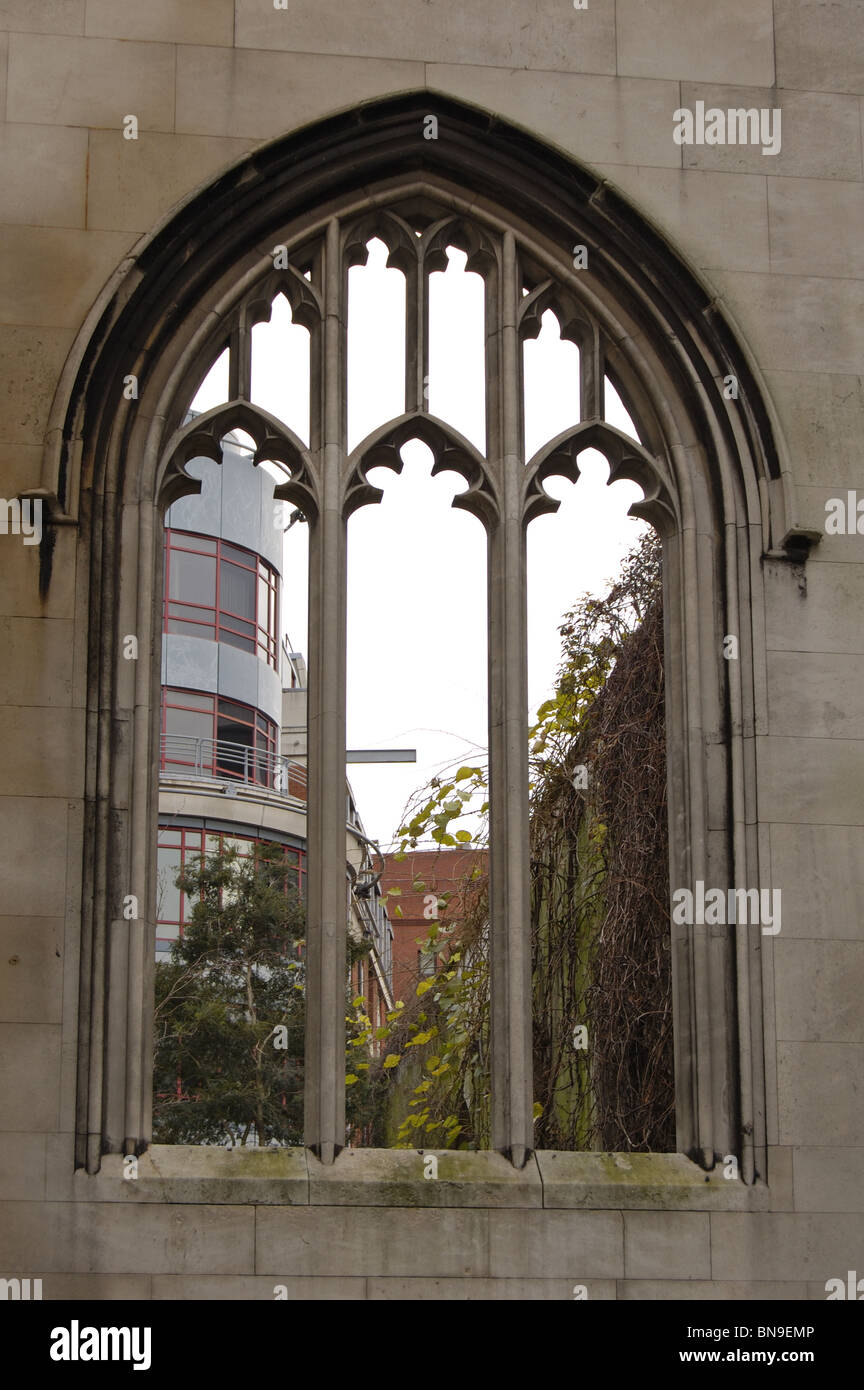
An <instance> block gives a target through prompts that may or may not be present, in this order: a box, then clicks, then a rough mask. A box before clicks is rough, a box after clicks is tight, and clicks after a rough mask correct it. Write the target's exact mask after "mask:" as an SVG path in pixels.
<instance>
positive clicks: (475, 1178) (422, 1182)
mask: <svg viewBox="0 0 864 1390" xmlns="http://www.w3.org/2000/svg"><path fill="white" fill-rule="evenodd" d="M427 1156H431V1157H433V1158H434V1160H435V1169H434V1170H433V1169H432V1167H431V1166H430V1165H429V1164H427V1162H426V1159H427ZM427 1170H428V1171H430V1172H431V1171H436V1172H437V1177H434V1178H426V1177H425V1176H424V1173H425V1171H427ZM309 1200H310V1202H311V1203H312V1205H313V1206H354V1207H365V1206H393V1207H414V1206H416V1207H461V1206H466V1207H498V1206H502V1207H539V1206H542V1203H543V1192H542V1188H541V1184H540V1174H539V1172H538V1170H537V1165H536V1163H535V1162H534V1161H533V1160H530V1159H529V1161H528V1163H527V1165H526V1166H525V1168H523V1169H521V1170H518V1171H517V1170H516V1169H514V1168H513V1166H512V1164H511V1163H509V1162H508V1161H507V1159H506V1158H503V1157H502V1156H501V1154H496V1153H461V1152H454V1151H446V1150H435V1149H425V1150H423V1151H422V1152H421V1151H419V1150H398V1149H345V1150H343V1152H342V1153H341V1154H340V1155H339V1157H338V1158H337V1160H336V1162H335V1163H333V1164H330V1165H324V1164H322V1163H319V1162H318V1161H317V1159H315V1158H313V1157H312V1156H311V1155H310V1158H309Z"/></svg>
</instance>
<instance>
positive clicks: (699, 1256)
mask: <svg viewBox="0 0 864 1390" xmlns="http://www.w3.org/2000/svg"><path fill="white" fill-rule="evenodd" d="M624 1273H625V1275H626V1277H627V1278H628V1279H652V1278H667V1279H670V1278H671V1279H675V1278H678V1279H709V1278H710V1277H711V1252H710V1249H709V1234H708V1213H707V1212H696V1211H690V1212H684V1211H679V1212H668V1211H628V1212H625V1213H624Z"/></svg>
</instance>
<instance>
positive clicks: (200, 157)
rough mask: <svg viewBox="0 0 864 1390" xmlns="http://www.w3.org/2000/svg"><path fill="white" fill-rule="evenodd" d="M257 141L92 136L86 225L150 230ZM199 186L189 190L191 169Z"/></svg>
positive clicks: (147, 133) (99, 133)
mask: <svg viewBox="0 0 864 1390" xmlns="http://www.w3.org/2000/svg"><path fill="white" fill-rule="evenodd" d="M254 145H255V141H254V140H234V139H222V138H216V139H212V138H209V137H207V136H201V135H163V134H159V133H158V132H156V131H145V132H144V133H143V134H142V135H140V136H139V138H138V139H137V140H118V139H117V137H116V135H114V133H113V132H111V131H107V130H94V131H91V133H90V172H89V179H88V193H87V225H88V227H95V228H100V229H103V230H105V231H121V230H122V231H130V232H141V233H144V232H147V231H149V230H150V228H151V227H152V226H153V225H154V224H155V223H156V222H158V220H159V219H160V218H161V217H163V216H164V215H165V214H166V213H168V212H169V210H170V209H171V208H172V207H173V205H174V204H175V203H178V202H180V201H181V200H182V199H183V198H185V197H187V196H188V195H189V194H190V193H191V192H192V191H193V190H194V188H195V187H197V186H199V185H200V186H203V185H204V184H206V183H209V182H210V180H211V179H213V178H215V177H216V176H217V175H218V174H220V173H222V172H223V171H224V170H225V169H227V168H228V167H229V166H230V165H232V164H234V163H235V162H236V161H237V160H238V159H240V158H241V157H242V156H243V155H244V154H246V153H248V151H249V150H251V149H252V148H253V147H254ZM190 169H197V171H198V175H199V179H198V184H197V185H196V184H193V185H191V186H190V183H189V171H190Z"/></svg>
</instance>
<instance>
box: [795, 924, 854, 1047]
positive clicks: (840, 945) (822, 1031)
mask: <svg viewBox="0 0 864 1390" xmlns="http://www.w3.org/2000/svg"><path fill="white" fill-rule="evenodd" d="M774 975H775V980H776V989H777V1037H778V1039H782V1040H784V1041H796V1042H805V1041H813V1042H829V1043H861V1042H864V1016H862V1010H861V998H862V995H864V941H825V940H821V941H801V940H795V939H794V938H792V939H789V940H785V941H784V940H783V939H782V936H781V938H780V939H779V940H778V941H776V942H775V943H774Z"/></svg>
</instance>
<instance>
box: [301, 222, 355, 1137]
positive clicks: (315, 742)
mask: <svg viewBox="0 0 864 1390" xmlns="http://www.w3.org/2000/svg"><path fill="white" fill-rule="evenodd" d="M346 280H347V277H344V276H343V273H342V265H341V253H340V234H339V225H338V223H337V222H336V221H335V220H334V221H332V222H331V223H330V224H329V226H328V229H327V236H326V243H325V252H324V328H323V335H322V342H321V352H322V356H323V361H322V370H321V374H320V380H321V382H322V390H321V392H320V393H319V398H318V401H316V402H315V404H314V406H313V409H315V410H316V411H319V412H320V415H319V418H320V420H321V426H322V441H321V448H320V449H319V451H318V454H317V459H318V469H319V478H318V482H319V493H320V507H319V510H318V514H317V516H316V517H314V518H313V519H311V522H310V535H309V714H308V760H309V792H308V797H309V801H308V832H309V833H308V852H309V863H308V919H307V958H306V959H307V963H306V1091H305V1141H306V1145H307V1147H309V1148H311V1149H313V1150H314V1151H315V1152H316V1153H317V1154H318V1156H319V1158H320V1159H321V1160H322V1162H325V1163H330V1162H332V1161H333V1159H334V1158H335V1156H336V1154H337V1153H338V1152H339V1150H340V1149H341V1148H342V1147H343V1146H344V1143H345V1079H344V1078H345V1025H344V1016H345V980H346V942H345V936H346V930H347V906H346V887H345V884H346V878H345V681H346V656H345V650H346V648H345V634H346V588H345V584H346V544H347V530H346V522H345V519H344V517H343V498H342V492H343V474H344V459H345V437H344V384H345V383H344V376H345V313H344V304H343V298H344V292H345V285H346Z"/></svg>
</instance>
